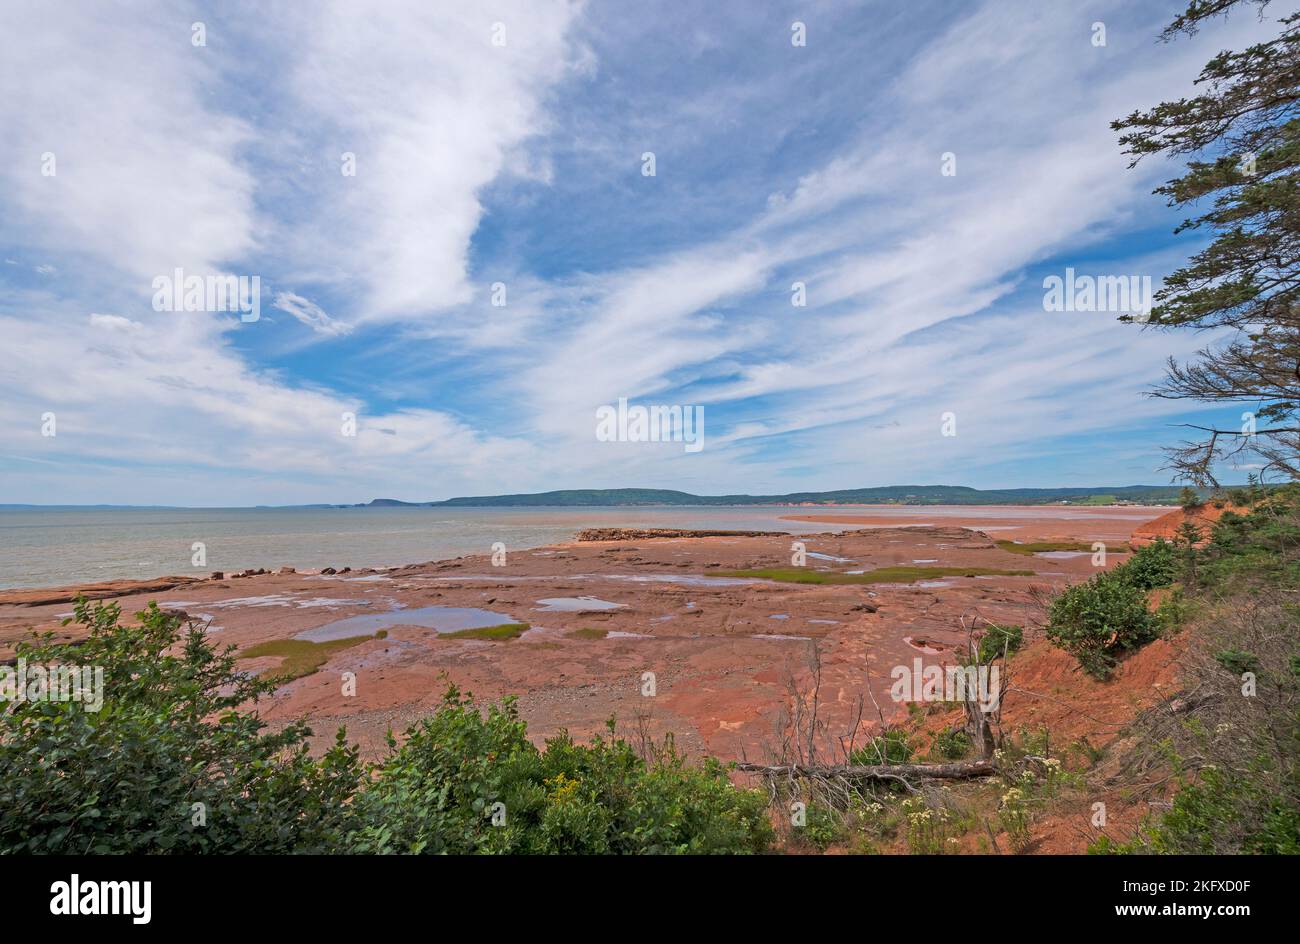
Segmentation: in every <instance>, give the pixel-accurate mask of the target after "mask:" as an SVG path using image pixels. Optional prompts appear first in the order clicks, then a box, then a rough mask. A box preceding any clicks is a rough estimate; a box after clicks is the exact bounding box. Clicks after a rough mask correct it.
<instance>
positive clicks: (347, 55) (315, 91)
mask: <svg viewBox="0 0 1300 944" xmlns="http://www.w3.org/2000/svg"><path fill="white" fill-rule="evenodd" d="M579 8H580V5H579V4H577V3H571V2H564V0H552V2H536V0H510V2H498V3H496V4H494V5H493V6H492V7H491V9H490V10H489V9H487V8H483V7H480V6H478V5H472V4H466V5H446V4H430V3H427V2H424V0H409V2H398V3H390V4H385V6H384V7H383V15H382V16H378V15H376V13H375V10H373V9H372V8H370V7H368V6H366V5H364V4H357V3H355V2H352V0H330V2H327V3H323V4H319V5H315V6H313V8H312V13H311V15H310V16H307V17H306V18H305V19H304V20H303V21H302V22H301V23H300V25H299V27H298V29H299V32H300V36H301V41H302V43H303V46H302V48H301V50H300V52H299V54H298V55H297V56H295V57H294V64H293V67H292V75H293V85H294V88H295V90H296V93H297V95H298V97H299V99H300V101H301V103H302V104H301V109H302V111H301V113H300V114H299V115H297V116H296V120H299V121H303V120H308V121H312V122H314V123H317V124H318V125H320V126H323V127H320V128H318V132H319V133H318V135H317V138H316V140H318V141H319V142H320V145H321V148H322V150H323V151H324V152H325V153H326V154H327V158H326V160H327V161H328V162H330V163H332V164H333V167H334V172H333V174H332V176H331V178H330V179H329V181H328V183H327V184H326V185H325V186H323V187H322V188H321V189H320V190H319V191H318V196H319V197H320V199H321V201H322V205H323V213H322V218H321V220H320V221H319V223H318V224H317V227H316V229H317V231H319V232H320V233H321V234H322V235H321V236H320V237H319V238H315V239H307V240H305V241H304V242H303V243H302V244H300V245H299V246H297V247H296V251H297V252H298V254H299V255H300V256H305V257H308V258H311V259H312V260H313V264H314V265H316V266H317V267H318V268H319V270H322V271H326V270H329V269H330V268H334V269H336V270H339V271H342V272H346V273H347V279H348V280H349V281H351V280H354V279H355V280H359V281H360V283H361V285H362V286H363V287H364V289H365V292H364V299H365V300H364V303H363V305H362V310H361V312H360V314H361V315H362V316H363V317H366V318H371V319H381V320H391V319H402V318H408V319H418V318H421V317H436V314H437V312H438V311H439V310H440V309H445V308H447V307H449V306H453V305H458V304H464V303H466V302H469V301H470V300H471V299H472V298H473V297H474V295H475V293H476V292H482V293H486V290H487V286H486V285H479V286H476V285H473V284H471V281H470V276H469V272H468V269H469V245H470V238H471V237H472V236H473V234H474V231H475V230H476V229H477V227H478V225H479V221H480V218H481V217H482V214H483V207H482V204H481V202H480V199H479V191H480V190H481V189H482V188H483V187H485V186H486V185H487V184H488V183H490V182H491V181H492V180H494V179H495V178H496V177H497V176H498V174H500V173H501V172H502V171H503V169H506V168H510V169H514V170H519V169H521V168H524V167H527V166H528V162H527V161H526V160H524V159H522V158H521V157H520V156H519V155H518V153H517V149H519V148H521V147H523V146H524V145H525V144H526V142H527V141H528V140H529V139H530V138H531V137H533V136H534V135H536V134H538V133H539V132H541V131H542V130H544V128H545V121H546V119H545V115H544V112H543V110H542V107H541V103H542V99H543V97H544V96H545V94H546V93H547V91H548V89H549V88H550V87H551V86H552V85H553V84H554V83H555V82H556V81H558V80H559V79H560V78H562V77H563V76H564V75H565V73H566V69H567V65H566V63H567V61H568V58H567V57H568V56H569V55H570V50H569V49H568V48H567V47H566V44H565V34H566V30H567V29H568V27H569V25H570V23H571V21H572V19H573V17H574V16H575V14H576V13H577V11H578V9H579ZM495 23H503V24H504V25H505V30H506V31H505V43H506V44H505V45H504V46H494V45H492V36H493V26H494V24H495ZM343 154H352V155H354V156H355V168H356V173H355V176H344V175H343V174H342V170H341V168H342V155H343ZM541 173H543V175H544V173H545V171H544V169H543V170H542V171H541ZM299 235H300V236H301V235H302V234H299Z"/></svg>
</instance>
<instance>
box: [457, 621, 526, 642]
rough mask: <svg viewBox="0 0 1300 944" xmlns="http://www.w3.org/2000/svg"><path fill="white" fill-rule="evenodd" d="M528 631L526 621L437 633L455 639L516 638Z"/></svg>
mask: <svg viewBox="0 0 1300 944" xmlns="http://www.w3.org/2000/svg"><path fill="white" fill-rule="evenodd" d="M527 631H528V624H527V623H502V624H501V625H500V626H479V627H476V628H474V629H458V630H456V632H454V633H439V634H438V635H439V636H451V637H453V638H455V639H493V640H499V639H517V638H518V637H519V636H522V635H523V634H524V633H525V632H527Z"/></svg>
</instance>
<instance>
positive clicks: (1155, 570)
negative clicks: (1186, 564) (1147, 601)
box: [1112, 538, 1179, 590]
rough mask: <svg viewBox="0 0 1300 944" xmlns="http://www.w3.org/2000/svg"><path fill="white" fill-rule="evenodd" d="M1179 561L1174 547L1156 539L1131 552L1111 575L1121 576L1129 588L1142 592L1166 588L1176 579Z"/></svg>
mask: <svg viewBox="0 0 1300 944" xmlns="http://www.w3.org/2000/svg"><path fill="white" fill-rule="evenodd" d="M1178 569H1179V559H1178V553H1177V551H1176V549H1175V548H1174V546H1173V545H1172V544H1170V543H1169V542H1168V541H1165V540H1164V539H1162V538H1157V539H1156V540H1154V541H1152V542H1151V543H1150V544H1148V545H1146V546H1145V547H1140V548H1138V549H1137V550H1136V551H1134V552H1133V556H1132V557H1130V558H1129V559H1128V560H1126V561H1125V562H1124V563H1122V564H1120V565H1119V566H1118V567H1116V568H1115V569H1114V571H1112V573H1116V574H1120V575H1122V579H1123V580H1124V581H1125V582H1126V583H1128V584H1130V585H1131V586H1134V587H1138V588H1139V589H1142V590H1154V589H1155V588H1156V587H1167V586H1169V585H1170V584H1171V583H1173V582H1174V580H1176V579H1177V577H1178Z"/></svg>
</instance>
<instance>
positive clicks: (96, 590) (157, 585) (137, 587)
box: [0, 577, 207, 606]
mask: <svg viewBox="0 0 1300 944" xmlns="http://www.w3.org/2000/svg"><path fill="white" fill-rule="evenodd" d="M206 579H207V578H206V577H157V578H155V579H153V580H110V581H107V582H106V583H83V584H78V585H76V586H72V587H45V588H43V589H39V590H0V605H3V604H12V605H14V606H45V605H47V604H50V603H71V602H72V601H73V600H75V599H76V598H77V597H79V596H84V597H85V598H86V599H88V600H104V599H107V598H109V597H125V596H130V595H131V594H134V593H161V592H162V591H164V590H174V589H176V588H177V587H184V586H187V585H189V584H192V583H199V582H200V581H203V580H206Z"/></svg>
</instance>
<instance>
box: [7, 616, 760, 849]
mask: <svg viewBox="0 0 1300 944" xmlns="http://www.w3.org/2000/svg"><path fill="white" fill-rule="evenodd" d="M137 615H138V617H139V620H140V625H139V626H122V625H120V621H119V617H120V610H119V608H118V607H117V606H116V605H115V604H110V605H107V606H105V605H100V604H95V605H94V606H90V605H88V604H87V603H86V602H85V601H84V600H83V601H79V602H78V603H77V606H76V619H77V620H78V621H79V622H81V623H84V624H86V625H87V626H89V627H90V637H89V639H88V640H87V641H85V642H84V643H82V644H80V645H78V646H76V647H75V648H74V647H72V646H68V645H56V644H54V643H52V642H51V641H50V637H49V636H46V637H44V638H43V639H42V640H41V641H40V642H38V643H37V644H36V645H33V646H27V645H24V646H23V647H21V649H20V655H21V656H22V657H24V658H25V659H27V660H28V663H29V664H32V663H43V664H51V663H63V664H70V663H73V664H78V665H89V666H100V667H102V668H103V673H104V682H103V703H102V706H101V707H100V710H98V711H92V710H89V706H88V705H85V704H83V703H82V702H79V701H41V700H34V701H23V702H19V703H17V704H14V705H6V706H5V710H4V711H3V712H0V810H2V811H3V815H2V816H0V854H3V853H14V852H48V853H79V854H80V853H87V852H89V853H167V852H175V853H201V852H218V853H287V852H307V853H339V852H368V853H375V852H556V853H566V852H567V853H575V852H581V853H589V852H640V853H669V852H673V853H676V852H729V853H735V852H760V851H763V850H765V849H766V848H767V847H768V846H769V844H770V843H771V841H772V838H773V835H772V828H771V825H770V823H769V821H768V819H767V812H766V808H767V804H768V797H767V796H766V794H763V793H760V792H759V791H755V790H740V789H737V788H736V787H734V786H733V785H732V784H731V782H730V780H729V779H728V777H727V775H726V771H725V770H724V769H723V767H722V766H721V765H720V764H719V763H718V762H717V761H714V760H706V761H705V762H704V763H703V764H702V765H694V764H689V763H687V762H686V761H685V760H684V759H683V758H682V757H681V756H680V755H678V754H677V752H676V751H675V750H674V749H673V747H672V744H671V740H670V741H669V742H668V743H667V744H666V745H664V746H662V747H661V748H659V749H658V750H656V751H655V753H654V756H653V757H652V758H651V759H650V760H646V759H643V758H642V757H640V756H638V754H637V753H636V752H635V751H634V750H633V749H632V747H631V746H630V745H629V744H628V743H627V742H626V741H625V740H622V739H618V738H615V737H613V734H612V730H613V722H611V735H610V737H608V738H597V739H596V740H595V741H594V743H592V744H591V745H580V744H575V743H574V742H573V741H572V740H571V739H570V738H569V737H568V736H567V735H560V736H559V737H555V738H552V739H550V740H549V741H547V742H546V746H545V749H541V750H539V749H538V748H537V747H535V746H534V745H533V744H532V743H531V742H530V741H529V740H528V738H527V732H526V729H525V725H524V722H523V721H521V720H520V719H519V717H518V714H517V712H516V710H515V706H514V704H513V702H512V701H510V700H507V701H506V702H505V703H504V704H502V705H499V706H491V707H488V708H487V709H486V710H485V711H484V710H480V708H479V707H478V706H477V705H476V704H474V703H473V702H472V701H471V699H470V698H469V697H468V696H462V695H461V694H460V693H459V692H457V691H455V690H454V689H453V690H451V691H449V692H448V694H447V696H446V698H445V700H444V702H443V704H442V705H441V707H440V708H438V709H437V710H436V711H434V713H433V714H432V715H430V716H429V717H427V718H425V719H424V720H423V721H422V722H421V723H420V724H418V725H417V726H416V727H414V728H412V729H411V730H410V731H408V732H407V735H408V736H407V739H406V741H405V743H404V744H403V746H402V747H401V749H400V750H398V749H396V743H395V742H394V741H393V739H392V738H391V737H390V754H389V756H388V757H387V759H385V760H384V761H382V762H381V763H379V764H377V765H374V766H373V767H372V768H370V769H369V770H366V769H365V768H363V767H362V765H361V764H360V763H359V762H358V757H357V752H356V749H355V748H352V747H349V746H347V744H346V742H345V740H344V735H345V732H343V731H339V733H338V738H337V742H336V744H335V746H334V747H333V748H331V749H330V750H329V751H328V752H326V753H325V755H324V756H323V757H320V758H319V759H317V758H313V757H312V756H311V755H310V754H309V753H308V744H307V739H308V737H309V736H310V734H311V732H310V730H309V729H308V728H306V727H305V726H304V725H301V724H292V725H289V726H287V727H286V728H284V729H283V730H282V731H279V732H277V733H275V734H268V733H266V732H265V731H264V727H265V726H264V724H263V723H262V722H261V721H260V720H259V719H258V718H257V716H256V715H255V714H252V713H251V712H249V711H248V710H247V709H248V707H249V705H250V704H251V703H253V702H255V701H256V699H257V698H258V697H259V696H260V695H263V694H265V693H266V692H267V691H269V690H270V689H271V688H272V687H273V683H271V682H269V681H266V680H259V679H256V678H252V677H249V676H247V675H246V674H243V673H240V672H238V671H236V669H235V656H234V651H233V647H231V648H228V649H226V650H225V651H224V652H216V651H215V650H214V649H213V648H212V646H211V643H210V642H209V640H208V639H207V638H206V637H205V636H204V634H203V632H202V631H201V630H199V629H195V628H190V629H189V630H187V631H186V632H184V633H182V632H181V631H180V629H179V626H180V620H179V618H177V617H173V616H168V615H166V614H165V613H163V612H162V611H160V610H159V609H158V607H157V606H156V605H154V604H150V606H149V607H148V609H146V610H144V611H143V612H141V613H139V614H137ZM196 804H201V806H196ZM495 804H501V805H500V806H497V805H495ZM200 810H201V811H202V815H201V816H200V815H199V811H200ZM200 819H201V820H202V822H199V820H200Z"/></svg>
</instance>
